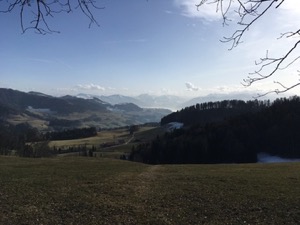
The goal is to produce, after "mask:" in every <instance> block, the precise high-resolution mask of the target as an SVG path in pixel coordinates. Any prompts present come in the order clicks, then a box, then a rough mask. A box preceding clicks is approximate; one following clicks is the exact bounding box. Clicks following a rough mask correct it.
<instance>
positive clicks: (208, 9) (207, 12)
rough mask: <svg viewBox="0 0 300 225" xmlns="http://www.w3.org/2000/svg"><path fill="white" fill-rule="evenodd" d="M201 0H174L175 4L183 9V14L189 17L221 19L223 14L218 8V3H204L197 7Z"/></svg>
mask: <svg viewBox="0 0 300 225" xmlns="http://www.w3.org/2000/svg"><path fill="white" fill-rule="evenodd" d="M199 2H200V0H174V4H175V5H176V6H177V7H178V8H180V9H181V14H182V15H183V16H187V17H198V18H204V19H206V20H212V21H213V20H218V19H221V14H220V13H219V12H217V10H216V4H204V5H202V6H201V7H198V8H197V7H196V5H197V4H199Z"/></svg>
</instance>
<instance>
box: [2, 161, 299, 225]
mask: <svg viewBox="0 0 300 225" xmlns="http://www.w3.org/2000/svg"><path fill="white" fill-rule="evenodd" d="M0 166H1V169H0V182H1V191H0V200H1V204H0V223H1V224H11V225H17V224H44V225H52V224H74V225H81V224H86V225H92V224H94V225H95V224H126V225H127V224H128V225H130V224H141V225H142V224H162V225H164V224H166V225H167V224H178V225H179V224H207V225H215V224H237V225H238V224H264V225H268V224H270V225H271V224H272V225H274V224H278V225H279V224H286V225H294V224H298V222H299V221H300V214H299V205H300V198H299V193H300V175H299V170H300V164H299V163H291V164H250V165H244V164H241V165H177V166H176V165H160V166H149V165H145V164H138V163H132V162H128V161H119V160H109V159H99V158H83V157H76V158H53V159H24V158H15V157H0Z"/></svg>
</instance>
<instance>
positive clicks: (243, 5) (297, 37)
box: [196, 0, 300, 97]
mask: <svg viewBox="0 0 300 225" xmlns="http://www.w3.org/2000/svg"><path fill="white" fill-rule="evenodd" d="M285 1H286V0H237V1H234V0H201V1H200V2H199V4H197V5H196V7H197V8H198V9H199V7H201V6H202V5H204V4H215V5H216V10H217V11H218V12H220V13H221V16H222V18H223V25H228V24H229V22H230V21H231V19H230V17H232V16H238V18H239V19H238V22H237V25H238V28H237V29H236V30H235V32H233V34H232V35H231V36H229V37H224V38H223V40H221V41H222V42H229V43H231V47H230V50H231V49H233V48H235V47H237V46H238V45H239V44H240V43H241V42H242V38H243V37H244V35H245V33H246V32H247V31H248V30H249V29H250V28H251V27H252V26H253V24H255V23H256V22H257V21H258V20H260V19H261V18H262V17H263V16H266V13H267V12H269V11H271V10H272V9H278V8H279V7H280V6H282V5H283V4H284V2H285ZM278 38H279V39H283V38H286V39H288V41H292V42H293V45H292V47H291V48H289V49H288V50H287V51H286V52H285V53H284V54H283V55H282V56H281V57H271V56H270V55H269V52H268V51H266V55H265V56H264V57H262V58H260V59H259V60H258V61H256V62H255V64H256V65H257V66H258V69H257V70H255V71H254V72H252V73H249V75H248V77H247V78H246V79H244V80H243V85H244V86H251V85H252V84H253V83H255V82H258V81H262V80H266V79H268V78H270V77H272V76H273V75H274V74H275V73H276V72H277V71H279V70H284V69H286V68H287V67H289V66H290V65H292V64H294V63H296V62H298V63H299V61H300V60H299V59H300V56H299V55H297V53H296V49H297V48H298V49H299V45H300V29H298V30H293V31H287V32H286V31H285V32H283V33H281V34H280V36H279V37H278ZM295 53H296V56H295V55H294V54H295ZM297 72H298V73H299V75H300V69H299V70H297ZM274 83H276V84H278V86H279V88H278V89H275V90H273V91H270V92H267V93H265V94H263V95H267V94H269V93H271V92H275V93H276V94H279V93H283V92H286V91H288V90H290V89H292V88H295V87H296V86H298V85H300V82H297V83H294V84H293V85H291V86H286V85H284V84H283V83H281V82H278V81H274ZM263 95H258V97H260V96H263Z"/></svg>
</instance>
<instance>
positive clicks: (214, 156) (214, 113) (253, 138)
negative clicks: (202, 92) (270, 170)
mask: <svg viewBox="0 0 300 225" xmlns="http://www.w3.org/2000/svg"><path fill="white" fill-rule="evenodd" d="M170 122H181V123H183V124H184V125H185V126H184V127H183V128H182V129H176V130H174V131H173V132H169V133H166V134H164V135H162V136H157V137H156V138H155V139H154V140H152V141H151V142H148V143H142V144H140V145H137V146H136V147H135V149H133V151H132V154H131V156H130V159H131V160H134V161H140V162H144V163H151V164H165V163H171V164H173V163H253V162H257V155H258V153H261V152H264V153H268V154H270V155H275V156H281V157H284V158H291V159H294V158H300V140H299V138H298V137H299V136H300V133H299V127H300V98H299V97H296V96H295V97H291V98H289V99H286V98H283V99H277V100H275V101H274V102H272V103H270V102H268V101H264V102H262V101H248V102H244V101H237V100H231V101H222V102H208V103H203V104H198V105H196V106H191V107H187V108H185V109H183V110H181V111H178V112H175V113H172V114H170V115H168V116H166V117H164V118H162V120H161V124H162V125H165V124H168V123H170Z"/></svg>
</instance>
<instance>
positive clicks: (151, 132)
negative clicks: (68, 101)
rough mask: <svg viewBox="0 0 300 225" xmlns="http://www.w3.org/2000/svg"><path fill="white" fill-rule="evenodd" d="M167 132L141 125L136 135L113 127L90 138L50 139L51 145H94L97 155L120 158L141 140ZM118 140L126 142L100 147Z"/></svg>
mask: <svg viewBox="0 0 300 225" xmlns="http://www.w3.org/2000/svg"><path fill="white" fill-rule="evenodd" d="M163 132H165V130H164V128H160V127H151V126H149V127H147V126H146V127H140V128H139V130H138V131H137V132H135V133H134V136H132V135H130V133H129V131H128V129H127V128H120V129H112V130H103V131H101V132H98V134H97V136H94V137H89V138H80V139H74V140H59V141H50V143H49V146H50V147H51V148H52V147H54V146H55V147H56V148H61V149H68V148H69V147H78V146H86V147H87V148H92V146H94V147H96V151H97V152H95V153H94V155H95V156H97V157H106V158H118V159H119V158H120V156H121V155H123V154H126V153H129V152H130V151H131V149H132V146H133V145H136V144H139V143H141V142H145V141H149V140H151V139H153V138H155V137H156V136H157V135H158V134H160V135H161V134H162V133H163ZM118 140H122V141H124V142H125V143H124V144H116V146H112V147H109V148H102V147H100V146H101V144H104V143H111V142H116V143H118ZM69 155H76V153H74V154H73V153H72V154H64V155H62V156H69Z"/></svg>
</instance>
